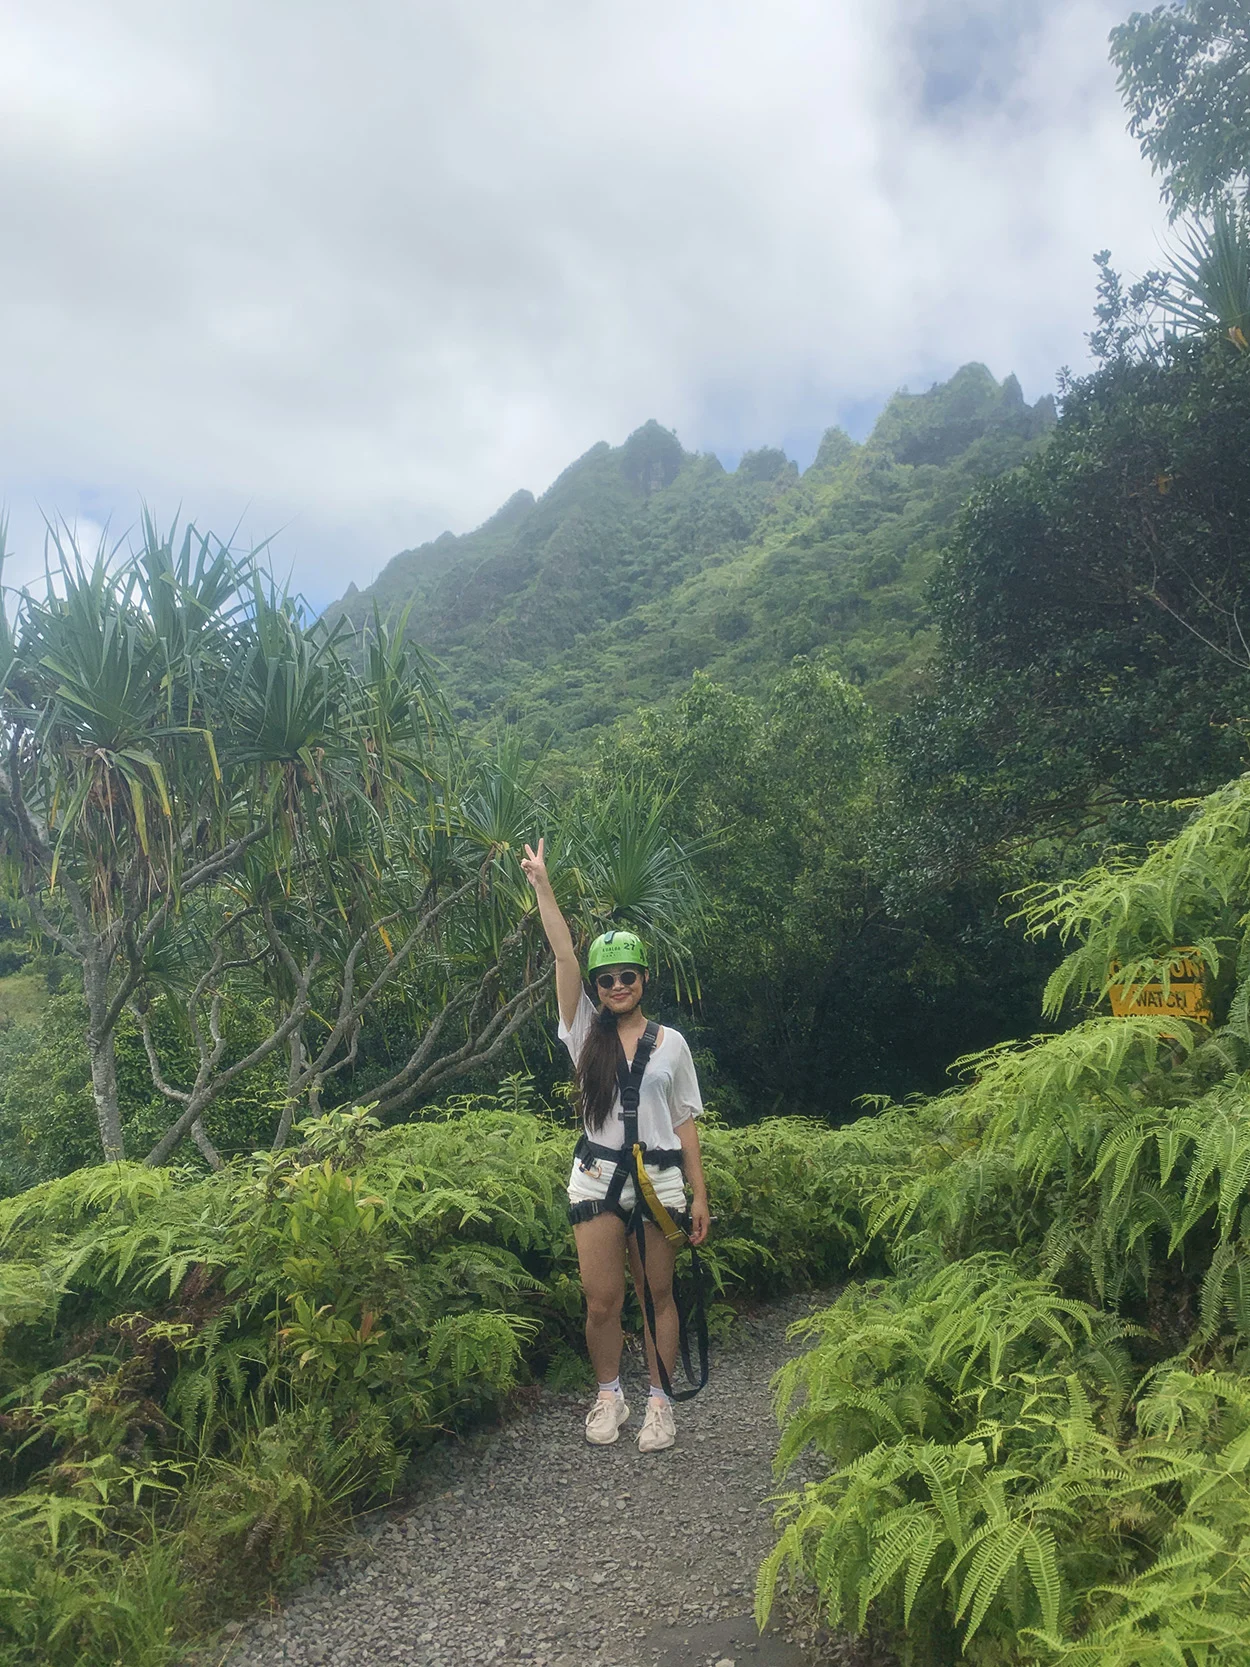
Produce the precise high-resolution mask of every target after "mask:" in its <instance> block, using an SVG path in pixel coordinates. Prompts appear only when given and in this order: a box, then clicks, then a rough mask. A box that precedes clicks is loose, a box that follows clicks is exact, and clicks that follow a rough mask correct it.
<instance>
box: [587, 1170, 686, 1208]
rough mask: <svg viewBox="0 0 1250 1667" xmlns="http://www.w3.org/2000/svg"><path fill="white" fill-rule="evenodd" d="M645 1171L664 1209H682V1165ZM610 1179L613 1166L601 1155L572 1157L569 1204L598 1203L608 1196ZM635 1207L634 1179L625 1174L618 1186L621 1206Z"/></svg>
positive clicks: (684, 1195)
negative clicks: (583, 1158) (580, 1157)
mask: <svg viewBox="0 0 1250 1667" xmlns="http://www.w3.org/2000/svg"><path fill="white" fill-rule="evenodd" d="M646 1167H647V1174H648V1175H649V1176H650V1177H651V1181H652V1185H653V1186H654V1187H655V1193H656V1197H657V1198H658V1199H659V1200H660V1203H661V1204H663V1206H664V1208H665V1209H666V1210H670V1211H672V1210H684V1209H685V1208H686V1187H685V1183H684V1181H683V1180H682V1174H681V1165H680V1164H675V1163H674V1164H669V1165H667V1166H666V1167H665V1168H664V1169H659V1168H654V1167H653V1166H652V1165H651V1164H648V1165H647V1166H646ZM611 1179H612V1165H611V1164H610V1163H604V1161H603V1160H602V1159H601V1158H588V1159H586V1161H585V1162H584V1163H583V1162H582V1161H581V1160H580V1159H577V1158H574V1160H573V1173H572V1174H571V1175H570V1176H569V1203H570V1204H589V1203H598V1201H599V1200H600V1199H603V1198H606V1197H607V1196H608V1184H609V1182H610V1181H611ZM633 1206H634V1182H633V1177H632V1176H628V1175H627V1176H626V1178H625V1185H624V1186H623V1187H622V1188H621V1208H622V1209H623V1210H631V1209H632V1208H633Z"/></svg>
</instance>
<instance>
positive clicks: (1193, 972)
mask: <svg viewBox="0 0 1250 1667" xmlns="http://www.w3.org/2000/svg"><path fill="white" fill-rule="evenodd" d="M1118 971H1119V968H1118V967H1116V966H1114V965H1113V966H1112V968H1111V976H1112V977H1113V978H1114V977H1115V975H1116V973H1117V972H1118ZM1205 976H1206V968H1205V967H1204V966H1203V963H1202V958H1201V956H1200V955H1199V954H1198V952H1197V950H1194V949H1178V950H1177V951H1176V959H1175V960H1174V961H1173V962H1172V963H1171V964H1170V965H1169V967H1168V984H1167V990H1166V991H1165V990H1164V988H1163V981H1162V979H1159V980H1158V981H1152V982H1151V983H1149V984H1112V985H1111V987H1110V989H1109V990H1108V991H1107V994H1108V995H1109V996H1110V998H1111V1011H1112V1013H1114V1015H1115V1016H1116V1018H1117V1019H1127V1018H1132V1017H1135V1016H1136V1015H1138V1014H1145V1015H1146V1016H1147V1017H1152V1018H1153V1017H1155V1016H1157V1015H1158V1014H1160V1013H1174V1014H1176V1015H1177V1017H1179V1018H1182V1019H1197V1020H1200V1021H1201V1022H1202V1023H1204V1024H1205V1023H1207V1022H1208V1021H1209V1020H1210V1017H1211V1009H1210V1007H1209V1006H1208V1004H1207V997H1206V990H1205V989H1204V987H1203V980H1204V978H1205Z"/></svg>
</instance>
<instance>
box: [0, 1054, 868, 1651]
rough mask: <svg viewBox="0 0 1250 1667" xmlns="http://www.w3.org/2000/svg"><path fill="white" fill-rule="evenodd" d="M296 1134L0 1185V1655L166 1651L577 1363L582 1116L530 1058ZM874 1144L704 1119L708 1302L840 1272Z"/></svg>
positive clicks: (301, 1565) (336, 1115)
mask: <svg viewBox="0 0 1250 1667" xmlns="http://www.w3.org/2000/svg"><path fill="white" fill-rule="evenodd" d="M298 1133H299V1136H300V1144H299V1145H298V1146H294V1147H289V1148H287V1149H286V1150H284V1151H283V1152H280V1153H278V1154H269V1153H258V1154H255V1155H254V1156H252V1157H249V1158H246V1159H239V1160H236V1161H235V1162H233V1163H231V1164H230V1165H228V1166H227V1167H225V1168H224V1169H223V1170H221V1171H220V1172H218V1173H215V1174H204V1173H203V1172H201V1173H199V1174H196V1173H195V1172H193V1171H190V1170H184V1169H176V1168H171V1167H166V1168H163V1169H153V1168H151V1167H150V1166H145V1165H142V1164H134V1163H131V1164H113V1165H108V1166H105V1167H102V1168H89V1169H80V1170H78V1171H76V1172H75V1173H74V1174H72V1175H69V1176H66V1177H64V1178H63V1179H59V1180H55V1181H52V1182H48V1183H45V1184H44V1185H41V1186H37V1187H35V1188H33V1189H30V1190H28V1191H26V1192H24V1193H23V1194H21V1195H20V1196H18V1197H16V1198H13V1199H11V1200H9V1201H8V1202H6V1203H3V1204H0V1258H2V1260H0V1567H3V1569H4V1571H5V1574H4V1587H3V1590H0V1662H4V1663H5V1664H6V1667H9V1664H12V1667H19V1664H21V1667H27V1664H31V1663H35V1662H39V1663H41V1664H43V1667H57V1664H60V1663H64V1664H66V1667H68V1664H71V1663H72V1664H74V1667H86V1664H92V1663H99V1664H104V1663H109V1664H111V1663H114V1662H116V1661H118V1660H124V1661H126V1662H127V1664H128V1667H131V1664H133V1667H149V1664H150V1667H155V1664H157V1663H163V1662H166V1661H168V1660H170V1659H171V1657H172V1656H173V1655H174V1654H175V1653H176V1652H177V1650H178V1647H179V1644H180V1643H181V1642H185V1641H186V1640H187V1639H188V1638H189V1637H192V1636H194V1635H195V1634H196V1632H197V1630H198V1629H201V1628H203V1627H205V1626H209V1625H211V1624H212V1623H213V1622H214V1621H215V1620H218V1619H220V1618H221V1617H222V1616H223V1615H225V1614H227V1613H229V1612H230V1611H231V1610H232V1609H234V1608H237V1607H238V1606H240V1605H245V1604H247V1603H249V1602H253V1601H255V1600H256V1599H257V1598H258V1597H260V1596H262V1595H263V1594H264V1593H265V1592H267V1591H269V1590H270V1589H271V1588H273V1587H274V1586H275V1585H276V1584H278V1583H280V1582H282V1581H283V1580H289V1579H290V1578H292V1577H293V1576H295V1575H298V1574H299V1573H300V1572H301V1571H305V1570H307V1569H308V1568H309V1566H310V1563H311V1561H312V1560H313V1559H315V1557H316V1556H317V1555H318V1554H319V1553H320V1552H321V1551H323V1550H324V1549H325V1548H326V1547H327V1546H328V1545H330V1544H332V1543H333V1542H334V1538H335V1535H336V1534H338V1533H340V1532H341V1530H342V1528H343V1526H344V1525H345V1523H346V1521H347V1519H348V1516H349V1514H350V1513H351V1512H352V1511H353V1510H355V1509H359V1508H360V1507H361V1506H363V1505H366V1504H368V1503H370V1502H373V1501H378V1500H381V1499H384V1498H386V1497H387V1495H388V1493H389V1492H390V1491H391V1490H392V1489H393V1487H394V1486H395V1484H396V1482H397V1481H398V1480H399V1478H400V1477H401V1476H402V1475H403V1473H404V1467H405V1464H406V1463H407V1461H408V1460H409V1458H410V1457H411V1456H412V1455H414V1454H417V1453H419V1452H420V1450H421V1448H422V1447H423V1446H424V1445H426V1444H428V1443H429V1442H430V1441H431V1440H433V1439H436V1438H437V1437H438V1436H439V1435H440V1434H441V1433H443V1432H445V1431H447V1430H448V1429H450V1428H452V1427H454V1426H456V1425H463V1424H464V1423H465V1422H466V1421H472V1420H473V1419H474V1418H477V1417H479V1416H481V1415H482V1414H483V1413H484V1412H487V1411H490V1410H492V1409H494V1408H496V1407H497V1406H498V1405H499V1403H500V1401H501V1398H502V1397H504V1396H505V1395H506V1394H507V1392H508V1390H509V1389H510V1388H511V1387H512V1386H513V1385H515V1384H517V1383H518V1382H523V1381H525V1380H526V1379H527V1378H529V1377H531V1376H532V1374H534V1373H535V1372H541V1371H545V1372H547V1373H548V1374H549V1375H553V1376H554V1379H555V1381H556V1382H563V1383H566V1384H569V1385H574V1384H575V1385H576V1386H577V1387H579V1388H580V1387H581V1384H582V1378H583V1375H584V1371H585V1368H584V1366H582V1365H581V1364H580V1354H579V1353H578V1354H575V1353H574V1350H573V1347H572V1345H573V1342H574V1340H575V1339H578V1340H579V1339H580V1329H581V1315H582V1300H581V1288H580V1285H579V1283H578V1281H577V1278H576V1263H575V1260H574V1255H573V1244H572V1237H571V1235H570V1233H569V1231H568V1226H567V1221H566V1214H565V1212H566V1204H565V1197H564V1183H565V1180H566V1177H567V1173H568V1166H569V1162H570V1154H571V1149H572V1136H571V1134H570V1133H569V1132H568V1130H567V1127H561V1126H560V1125H559V1124H557V1123H556V1122H554V1121H553V1120H552V1118H551V1116H550V1114H549V1113H548V1112H547V1111H546V1109H545V1108H543V1107H541V1106H538V1105H536V1104H535V1102H534V1100H533V1098H532V1095H531V1094H530V1091H529V1089H528V1088H527V1085H526V1083H525V1081H524V1080H523V1079H513V1080H512V1081H511V1082H510V1083H509V1084H507V1085H505V1088H504V1089H503V1091H502V1092H501V1093H500V1094H499V1095H498V1096H495V1097H493V1098H489V1099H481V1098H472V1097H470V1098H468V1099H462V1100H459V1101H455V1102H449V1103H448V1105H447V1106H446V1108H445V1109H444V1110H443V1111H442V1112H441V1113H435V1114H433V1115H431V1116H430V1117H429V1118H427V1119H426V1120H423V1121H421V1122H417V1123H408V1124H404V1125H400V1126H397V1127H395V1128H392V1129H389V1130H383V1129H381V1128H380V1127H379V1126H378V1124H377V1121H376V1119H374V1118H372V1117H371V1116H369V1115H368V1113H366V1112H363V1111H360V1110H349V1111H342V1112H330V1113H326V1114H323V1115H322V1116H321V1117H320V1118H316V1119H311V1120H306V1121H305V1122H304V1123H302V1124H301V1125H300V1128H299V1131H298ZM865 1144H866V1143H864V1142H862V1141H860V1140H855V1141H850V1142H847V1143H844V1144H838V1142H837V1138H836V1137H833V1136H830V1135H829V1133H828V1132H827V1131H826V1130H824V1129H823V1128H821V1127H820V1126H818V1125H809V1124H805V1123H803V1122H802V1121H800V1120H798V1119H792V1118H789V1119H782V1120H777V1121H775V1122H772V1123H762V1124H758V1125H756V1126H755V1127H754V1128H752V1129H749V1130H744V1131H740V1132H730V1131H727V1130H722V1129H718V1128H715V1127H713V1128H710V1129H709V1130H708V1132H707V1140H706V1147H707V1166H708V1173H709V1177H710V1179H711V1184H712V1186H713V1188H714V1190H715V1195H716V1198H717V1208H718V1213H719V1214H720V1217H721V1223H720V1227H719V1230H718V1234H717V1238H716V1242H715V1244H714V1245H713V1246H711V1247H710V1248H709V1252H708V1263H709V1269H710V1275H711V1279H712V1283H713V1292H712V1294H713V1300H714V1304H715V1305H716V1307H715V1310H714V1312H715V1314H716V1315H717V1316H719V1317H720V1320H721V1322H722V1323H723V1322H724V1320H725V1319H727V1317H728V1310H727V1309H726V1308H725V1307H724V1302H725V1299H727V1298H730V1297H733V1296H734V1295H739V1294H745V1293H749V1292H768V1291H774V1290H788V1289H792V1288H794V1287H795V1286H796V1284H803V1283H805V1282H807V1281H810V1280H822V1279H823V1280H829V1279H832V1278H834V1277H836V1275H837V1274H838V1273H839V1272H841V1271H842V1270H843V1269H844V1267H845V1265H846V1261H847V1258H848V1256H849V1254H850V1253H851V1250H852V1247H853V1246H854V1245H856V1244H857V1243H859V1242H861V1241H862V1238H863V1235H864V1231H865V1226H866V1223H865V1221H864V1219H863V1217H862V1215H861V1214H860V1210H859V1206H858V1204H857V1202H856V1198H857V1194H858V1191H859V1188H858V1185H857V1183H858V1181H859V1180H860V1178H861V1176H862V1174H863V1173H864V1171H865V1170H866V1169H869V1168H871V1165H872V1162H873V1156H872V1153H871V1152H870V1151H868V1150H862V1151H861V1149H860V1148H861V1146H864V1145H865ZM848 1166H850V1167H848Z"/></svg>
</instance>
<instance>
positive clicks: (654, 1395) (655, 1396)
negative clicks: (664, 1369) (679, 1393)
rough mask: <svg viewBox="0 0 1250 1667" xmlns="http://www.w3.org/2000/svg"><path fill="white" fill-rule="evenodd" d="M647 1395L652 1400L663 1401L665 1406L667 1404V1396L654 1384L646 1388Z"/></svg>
mask: <svg viewBox="0 0 1250 1667" xmlns="http://www.w3.org/2000/svg"><path fill="white" fill-rule="evenodd" d="M647 1395H648V1397H649V1399H651V1400H653V1401H663V1402H664V1405H665V1406H667V1405H668V1396H667V1395H666V1394H665V1393H664V1391H663V1390H662V1389H657V1387H656V1386H655V1384H652V1385H651V1387H650V1389H648V1390H647Z"/></svg>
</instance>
